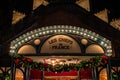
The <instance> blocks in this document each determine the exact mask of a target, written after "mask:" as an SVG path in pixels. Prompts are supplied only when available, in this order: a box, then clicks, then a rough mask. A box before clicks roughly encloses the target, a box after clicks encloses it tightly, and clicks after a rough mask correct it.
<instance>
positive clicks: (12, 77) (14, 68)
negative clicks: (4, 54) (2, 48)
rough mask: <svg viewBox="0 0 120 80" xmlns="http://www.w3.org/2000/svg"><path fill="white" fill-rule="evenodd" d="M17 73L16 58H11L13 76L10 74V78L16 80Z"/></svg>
mask: <svg viewBox="0 0 120 80" xmlns="http://www.w3.org/2000/svg"><path fill="white" fill-rule="evenodd" d="M15 72H16V67H15V63H14V58H13V57H12V58H11V74H10V78H11V80H15Z"/></svg>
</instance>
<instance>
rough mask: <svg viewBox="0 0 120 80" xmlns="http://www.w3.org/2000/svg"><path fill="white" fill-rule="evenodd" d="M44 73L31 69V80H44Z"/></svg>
mask: <svg viewBox="0 0 120 80" xmlns="http://www.w3.org/2000/svg"><path fill="white" fill-rule="evenodd" d="M42 76H43V75H42V71H41V70H39V69H31V70H30V80H35V79H37V80H42Z"/></svg>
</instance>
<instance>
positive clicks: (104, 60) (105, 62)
mask: <svg viewBox="0 0 120 80" xmlns="http://www.w3.org/2000/svg"><path fill="white" fill-rule="evenodd" d="M102 59H103V60H102V61H103V63H104V64H107V59H108V57H107V56H102Z"/></svg>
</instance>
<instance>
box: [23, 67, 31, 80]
mask: <svg viewBox="0 0 120 80" xmlns="http://www.w3.org/2000/svg"><path fill="white" fill-rule="evenodd" d="M24 79H25V80H30V68H29V67H25V75H24Z"/></svg>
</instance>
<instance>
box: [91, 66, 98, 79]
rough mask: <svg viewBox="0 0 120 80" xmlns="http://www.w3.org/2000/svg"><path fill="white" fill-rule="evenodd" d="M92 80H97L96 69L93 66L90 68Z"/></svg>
mask: <svg viewBox="0 0 120 80" xmlns="http://www.w3.org/2000/svg"><path fill="white" fill-rule="evenodd" d="M92 80H97V73H96V67H95V66H94V67H93V68H92Z"/></svg>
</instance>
